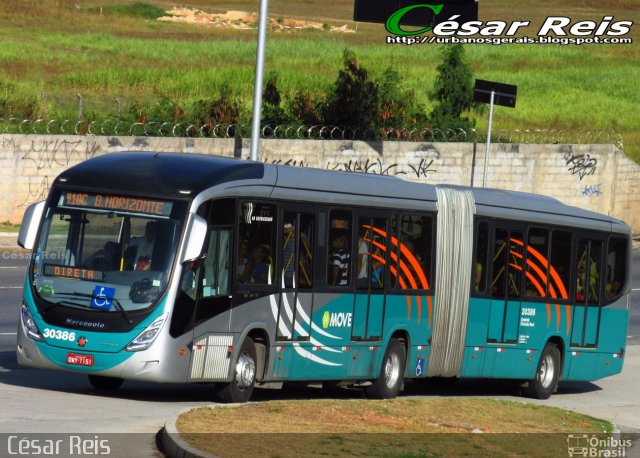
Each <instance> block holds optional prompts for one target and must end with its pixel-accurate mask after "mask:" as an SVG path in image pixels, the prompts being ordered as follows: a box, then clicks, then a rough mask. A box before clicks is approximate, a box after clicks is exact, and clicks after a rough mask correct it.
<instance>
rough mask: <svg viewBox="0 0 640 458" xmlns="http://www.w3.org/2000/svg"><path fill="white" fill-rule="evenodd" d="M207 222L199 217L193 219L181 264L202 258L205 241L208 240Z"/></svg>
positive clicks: (195, 216)
mask: <svg viewBox="0 0 640 458" xmlns="http://www.w3.org/2000/svg"><path fill="white" fill-rule="evenodd" d="M207 229H208V225H207V221H206V220H205V219H204V218H203V217H201V216H198V215H194V216H193V218H192V219H191V225H190V226H189V230H188V231H187V237H186V243H185V247H184V250H183V252H182V259H180V262H181V263H183V262H187V261H194V260H196V259H198V258H199V257H200V253H202V248H203V247H204V241H205V240H206V238H207Z"/></svg>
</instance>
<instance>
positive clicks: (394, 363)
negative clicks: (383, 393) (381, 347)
mask: <svg viewBox="0 0 640 458" xmlns="http://www.w3.org/2000/svg"><path fill="white" fill-rule="evenodd" d="M398 378H400V361H399V360H398V356H397V355H395V354H392V355H389V358H387V361H386V363H385V365H384V379H385V381H386V385H387V388H393V387H394V386H395V385H396V383H397V382H398Z"/></svg>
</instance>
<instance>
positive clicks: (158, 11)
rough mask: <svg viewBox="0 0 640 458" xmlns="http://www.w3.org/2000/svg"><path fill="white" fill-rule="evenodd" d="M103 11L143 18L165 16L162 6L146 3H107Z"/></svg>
mask: <svg viewBox="0 0 640 458" xmlns="http://www.w3.org/2000/svg"><path fill="white" fill-rule="evenodd" d="M94 11H95V8H94ZM104 12H105V13H114V14H122V15H125V16H138V17H141V18H143V19H158V18H159V17H162V16H166V13H165V10H164V9H163V8H159V7H157V6H155V5H149V4H148V3H133V4H131V5H129V4H121V5H109V6H107V7H106V8H105V9H104Z"/></svg>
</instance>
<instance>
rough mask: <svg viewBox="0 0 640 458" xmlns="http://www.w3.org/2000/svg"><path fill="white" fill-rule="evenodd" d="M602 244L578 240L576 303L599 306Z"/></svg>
mask: <svg viewBox="0 0 640 458" xmlns="http://www.w3.org/2000/svg"><path fill="white" fill-rule="evenodd" d="M601 259H602V242H600V241H596V240H585V239H580V240H578V257H577V260H576V262H577V266H576V272H577V276H576V291H575V294H576V302H578V303H585V302H588V303H592V304H597V303H598V301H599V300H600V284H601V279H602V275H600V264H601V263H600V261H601Z"/></svg>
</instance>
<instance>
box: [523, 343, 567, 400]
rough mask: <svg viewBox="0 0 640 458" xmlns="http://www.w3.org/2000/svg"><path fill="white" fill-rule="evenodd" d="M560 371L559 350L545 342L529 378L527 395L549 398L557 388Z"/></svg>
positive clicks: (536, 397)
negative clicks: (533, 372)
mask: <svg viewBox="0 0 640 458" xmlns="http://www.w3.org/2000/svg"><path fill="white" fill-rule="evenodd" d="M560 371H561V358H560V350H559V349H558V347H557V346H556V345H554V344H552V343H547V345H545V347H544V349H543V350H542V354H541V355H540V360H539V361H538V367H537V369H536V375H535V377H534V378H533V379H532V380H529V385H528V387H527V391H526V394H527V396H529V397H531V398H535V399H549V397H550V396H551V395H552V394H553V393H554V392H555V391H556V389H557V388H558V379H559V378H560Z"/></svg>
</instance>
